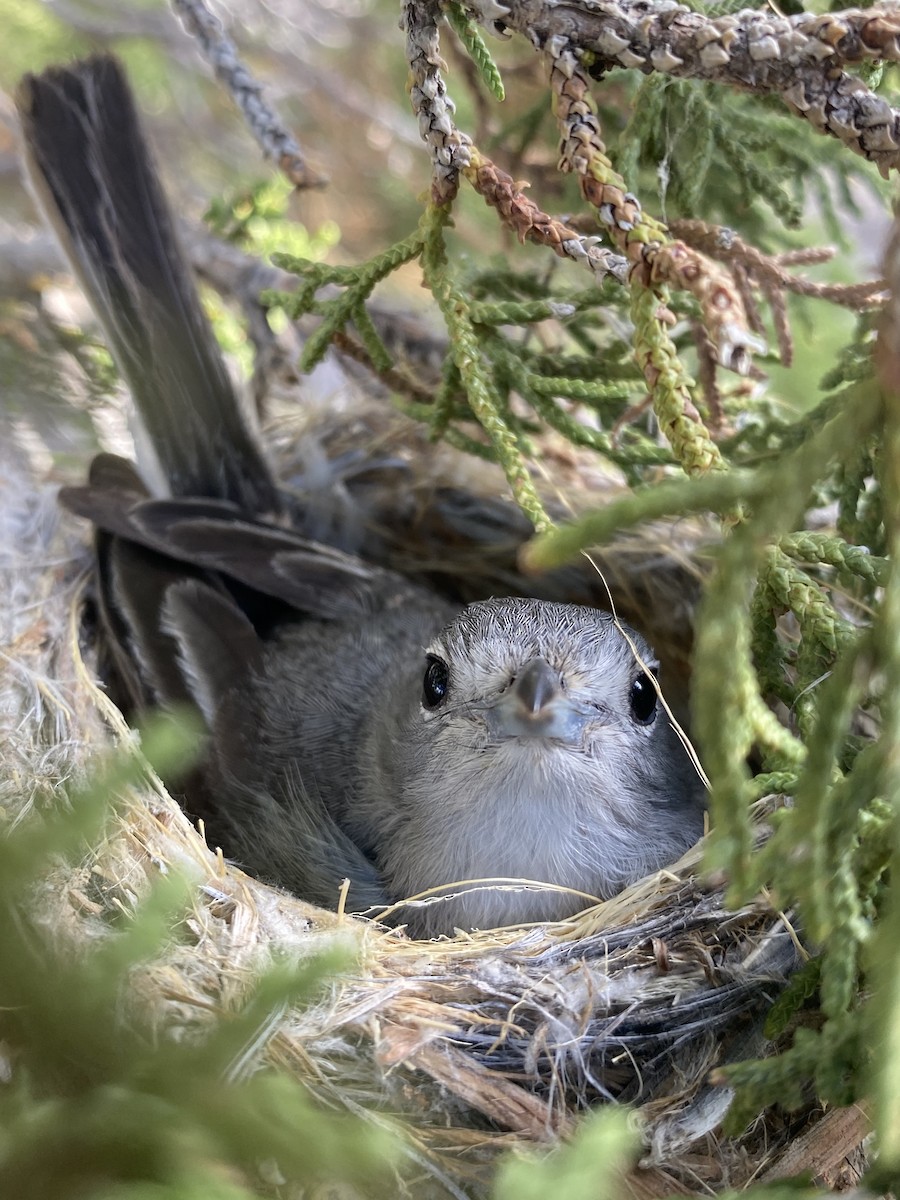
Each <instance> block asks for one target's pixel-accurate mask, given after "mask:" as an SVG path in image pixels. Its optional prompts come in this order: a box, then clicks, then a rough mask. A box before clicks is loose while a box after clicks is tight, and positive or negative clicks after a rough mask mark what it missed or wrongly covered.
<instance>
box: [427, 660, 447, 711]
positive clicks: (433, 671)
mask: <svg viewBox="0 0 900 1200" xmlns="http://www.w3.org/2000/svg"><path fill="white" fill-rule="evenodd" d="M449 683H450V668H449V667H448V666H447V664H446V663H445V662H444V660H443V659H442V658H435V657H433V656H432V655H429V656H428V666H427V667H426V668H425V678H424V680H423V681H422V701H423V703H424V705H425V707H426V708H437V707H438V705H439V704H440V703H441V701H442V700H443V699H444V697H445V696H446V695H447V687H448V686H449Z"/></svg>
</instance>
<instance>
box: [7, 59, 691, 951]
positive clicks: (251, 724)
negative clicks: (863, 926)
mask: <svg viewBox="0 0 900 1200" xmlns="http://www.w3.org/2000/svg"><path fill="white" fill-rule="evenodd" d="M17 104H18V109H19V114H20V121H21V128H22V138H23V146H24V159H25V164H26V169H27V174H28V176H29V178H30V180H31V184H32V187H33V190H34V193H35V195H36V197H37V199H38V202H39V204H40V206H41V207H42V208H43V210H44V212H45V214H46V215H47V218H48V220H49V222H50V224H51V225H52V227H53V228H54V230H55V231H56V233H57V236H58V238H59V240H60V243H61V245H62V247H63V250H64V251H65V253H66V255H67V256H68V258H69V261H70V263H71V265H72V268H73V271H74V273H75V275H76V277H77V278H78V280H79V282H80V284H81V286H82V287H83V289H84V291H85V293H86V295H87V297H88V299H89V301H90V303H91V305H92V307H93V309H94V312H95V314H96V316H97V318H98V321H99V323H100V325H101V327H102V329H103V330H104V332H105V335H106V338H107V340H108V343H109V347H110V349H111V351H112V353H113V355H114V357H115V359H116V361H117V363H118V366H119V368H120V370H121V372H122V374H123V376H124V378H125V379H126V381H127V382H128V384H129V387H130V390H131V393H132V396H133V398H134V401H135V406H136V409H137V412H138V415H139V419H140V421H141V423H142V425H143V427H144V429H145V430H146V434H147V437H148V439H149V442H150V444H151V446H152V449H153V452H154V454H155V457H156V459H157V461H158V464H159V468H160V470H161V473H162V475H163V477H164V479H165V482H166V489H167V494H164V495H160V494H156V493H154V492H153V491H151V489H150V488H149V487H148V485H147V483H146V482H145V480H144V478H143V477H142V475H141V474H140V473H139V472H138V470H137V468H136V466H135V465H134V464H133V463H131V462H130V461H128V460H127V459H124V458H121V457H119V456H115V455H112V454H108V453H104V454H100V455H98V456H97V457H96V458H95V460H94V461H93V463H92V464H91V468H90V472H89V476H88V480H87V482H86V483H85V484H84V485H79V486H70V487H67V488H64V489H62V491H61V494H60V499H61V502H62V503H63V505H64V506H65V507H66V508H68V509H69V510H71V511H72V512H73V513H75V514H77V515H78V516H81V517H83V518H86V519H87V520H89V521H90V522H91V523H92V524H93V526H94V529H95V564H96V588H95V591H96V604H97V609H98V612H99V615H100V619H101V621H100V623H101V626H102V630H103V635H104V644H105V645H106V646H107V647H108V649H107V659H106V662H107V667H108V671H109V676H110V678H111V679H116V680H118V685H119V687H120V689H121V691H122V694H124V695H127V696H130V697H131V698H132V700H133V702H134V703H135V705H139V704H141V703H144V702H146V701H147V700H148V699H149V701H151V702H152V703H154V704H158V705H161V706H163V707H172V706H175V705H178V704H182V703H189V704H191V705H192V706H193V707H194V708H195V709H196V711H197V712H198V713H199V714H200V716H201V718H202V722H203V726H204V731H205V732H204V745H203V752H202V759H201V765H200V767H199V770H198V772H197V781H196V785H195V796H194V801H195V804H196V805H197V806H199V807H202V806H203V805H204V804H205V805H207V806H208V808H209V810H210V812H211V813H212V814H213V818H214V819H213V821H212V823H213V825H214V826H215V835H216V837H217V838H218V839H219V840H220V841H221V844H222V845H223V847H224V848H225V849H226V852H227V853H228V854H229V856H230V857H231V858H233V859H234V860H235V861H236V862H237V863H238V864H239V865H241V866H242V867H244V868H245V869H247V870H249V871H250V872H251V873H254V874H256V875H258V876H259V877H260V878H262V879H264V880H266V881H268V882H272V883H274V884H277V885H278V886H281V887H283V888H286V889H288V890H290V891H292V892H294V893H295V894H297V895H298V896H301V897H303V898H305V899H307V900H310V901H311V902H313V903H315V904H318V905H323V906H326V907H331V908H335V907H336V906H337V905H338V904H339V903H340V902H341V895H342V888H343V896H344V900H343V903H345V904H346V907H347V908H348V909H349V910H350V911H353V912H357V913H368V914H373V915H378V914H382V915H383V919H385V920H388V921H390V922H391V923H393V924H395V925H402V927H403V928H404V929H405V930H406V933H407V935H408V936H410V937H413V938H434V937H441V936H451V935H453V934H454V933H455V932H457V931H459V930H466V931H471V930H474V929H487V928H494V927H498V926H508V925H517V924H522V923H532V922H547V921H555V920H562V919H566V918H568V917H570V916H572V915H573V914H574V913H576V912H577V911H579V910H581V909H583V908H585V907H587V906H588V905H589V904H590V903H591V902H592V901H595V900H600V899H604V898H608V897H610V896H612V895H614V894H616V893H618V892H619V891H620V890H621V889H623V888H624V887H626V886H627V885H628V884H630V883H632V882H634V881H635V880H637V879H639V878H641V877H643V876H645V875H647V874H648V873H650V872H653V871H655V870H658V869H660V868H662V867H664V866H666V865H667V864H669V863H671V862H673V861H674V860H676V859H677V858H678V857H680V856H681V854H682V853H683V852H685V851H686V850H687V849H688V848H689V847H690V846H692V845H693V844H694V843H695V842H696V840H697V839H698V838H699V837H700V836H701V835H702V832H703V823H704V803H703V789H702V786H701V784H700V781H699V777H698V773H697V771H696V770H695V768H694V766H693V764H692V761H691V759H690V756H689V755H688V753H687V751H686V750H685V747H684V745H683V743H682V741H681V740H680V738H679V737H678V735H677V734H676V731H675V729H674V728H673V726H672V723H671V721H670V720H669V717H668V714H667V710H666V708H665V707H664V705H663V704H662V703H661V701H660V691H659V685H658V681H657V678H656V675H657V671H658V664H657V660H656V657H655V655H654V652H653V650H652V649H651V647H650V646H649V644H648V643H647V642H646V640H645V639H644V638H643V637H642V635H641V634H640V633H638V632H637V631H636V630H634V629H631V628H630V627H628V626H627V625H625V624H624V623H623V622H621V621H619V620H617V619H616V617H615V616H613V615H612V614H610V613H607V612H604V611H601V610H599V609H595V608H590V607H586V606H583V605H574V604H563V603H554V602H551V601H547V600H538V599H529V598H522V597H514V596H488V597H485V598H484V599H481V600H475V601H473V602H472V603H469V604H467V605H464V606H463V605H461V604H460V603H458V602H454V601H452V600H450V599H448V598H447V597H446V596H444V595H441V594H439V593H438V592H437V591H435V590H432V589H430V588H428V587H426V586H424V585H423V584H421V583H418V582H414V581H413V580H411V579H409V578H407V577H405V576H404V575H402V574H399V573H396V572H393V571H390V570H387V569H385V568H383V567H381V566H379V565H377V564H375V563H372V562H367V561H365V560H363V559H362V558H360V557H357V556H354V555H353V554H349V553H346V552H344V551H343V550H341V549H339V548H337V547H335V546H329V545H325V544H321V543H318V542H316V541H313V540H311V539H310V538H308V537H306V536H305V535H304V532H303V527H302V519H300V517H299V516H298V511H297V505H296V502H295V501H294V500H292V499H291V498H290V497H289V496H288V495H287V494H286V492H285V490H284V489H283V488H282V487H280V486H279V483H278V481H277V480H276V478H275V476H274V473H273V470H272V468H271V467H270V465H269V462H268V460H267V457H266V454H265V451H264V448H263V446H262V443H261V440H260V438H259V436H258V434H257V433H256V431H255V429H254V428H253V426H252V424H251V422H250V420H249V418H248V416H247V415H246V413H245V410H244V408H243V407H242V404H241V402H240V399H239V397H238V395H237V393H236V391H235V388H234V386H233V385H232V383H231V381H230V378H229V375H228V372H227V369H226V366H225V364H224V362H223V358H222V354H221V352H220V351H219V349H218V346H217V344H216V341H215V338H214V335H213V333H212V330H211V328H210V325H209V323H208V321H207V319H206V317H205V315H204V313H203V310H202V306H201V304H200V301H199V297H198V294H197V290H196V286H195V284H194V281H193V279H192V277H191V274H190V269H189V267H188V265H187V260H186V257H185V255H184V252H183V250H182V248H181V245H180V241H179V236H178V232H177V229H176V226H175V222H174V219H173V216H172V213H171V210H170V208H169V205H168V202H167V200H166V197H165V195H164V192H163V189H162V185H161V183H160V180H159V176H158V173H157V170H156V167H155V165H154V160H153V157H152V153H151V150H150V147H149V144H148V141H147V138H146V137H145V135H144V133H143V130H142V126H141V120H140V118H139V115H138V111H137V106H136V103H135V101H134V97H133V95H132V93H131V91H130V88H129V85H128V82H127V79H126V76H125V73H124V70H123V68H122V67H121V65H120V64H119V62H118V61H117V60H116V59H115V58H114V57H113V56H110V55H106V54H104V55H98V56H94V57H91V58H88V59H85V60H82V61H76V62H74V63H71V64H68V65H65V66H55V67H50V68H48V69H47V70H45V71H44V72H42V73H40V74H32V75H27V76H26V77H25V78H24V80H23V81H22V83H21V85H20V88H19V91H18V94H17ZM190 801H191V797H190V796H188V802H189V806H190ZM345 881H348V882H345Z"/></svg>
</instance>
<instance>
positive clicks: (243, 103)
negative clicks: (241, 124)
mask: <svg viewBox="0 0 900 1200" xmlns="http://www.w3.org/2000/svg"><path fill="white" fill-rule="evenodd" d="M172 8H173V9H174V11H175V13H176V14H177V15H178V16H179V17H180V18H181V21H182V23H183V24H184V27H185V29H186V30H187V32H188V33H189V34H190V35H191V36H192V37H193V38H194V39H195V40H196V42H197V43H198V45H199V47H200V51H201V53H202V54H203V57H204V58H205V59H206V61H207V62H208V63H209V64H210V66H211V67H212V69H213V71H214V72H215V75H216V78H217V79H218V80H219V82H220V83H222V84H224V85H225V87H226V88H228V90H229V91H230V92H231V94H232V96H233V97H234V99H235V103H236V104H237V106H238V108H239V109H240V110H241V112H242V113H243V114H244V118H245V120H246V121H247V124H248V126H249V128H250V132H251V133H252V134H253V136H254V138H255V139H256V141H257V143H258V145H259V146H260V148H261V149H262V152H263V154H265V156H266V157H267V158H271V159H273V160H274V161H275V162H276V163H277V164H278V166H279V168H280V170H281V171H282V173H283V174H284V175H285V177H286V178H287V179H289V180H290V182H291V183H292V184H293V185H294V187H296V188H312V187H322V186H323V185H324V184H325V183H327V180H326V178H325V176H323V175H320V174H319V173H318V172H317V171H314V170H313V169H312V168H311V167H310V166H309V165H308V164H307V162H306V160H305V159H304V157H303V152H302V151H301V149H300V146H299V145H298V143H297V141H296V140H295V138H294V137H293V135H292V134H291V133H290V132H289V131H288V129H287V127H286V126H285V124H284V122H283V121H282V120H281V118H280V117H279V116H278V115H277V113H275V111H274V110H273V109H271V108H270V107H269V105H268V104H267V103H266V102H265V100H263V98H262V85H261V84H259V83H257V82H256V80H255V79H254V78H253V76H252V75H251V74H250V72H249V71H248V70H247V68H246V67H245V66H244V64H243V63H242V62H241V60H240V59H239V58H238V54H237V50H236V48H235V45H234V43H233V42H232V40H231V39H230V38H229V37H228V36H227V35H226V33H225V30H224V29H223V27H222V23H221V21H219V19H218V17H216V16H215V15H214V14H213V13H212V12H210V10H209V9H208V8H207V7H206V4H205V3H204V0H172Z"/></svg>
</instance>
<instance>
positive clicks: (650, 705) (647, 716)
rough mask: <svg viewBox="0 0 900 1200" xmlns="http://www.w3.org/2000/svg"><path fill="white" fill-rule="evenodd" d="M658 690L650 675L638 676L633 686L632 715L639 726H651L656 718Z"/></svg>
mask: <svg viewBox="0 0 900 1200" xmlns="http://www.w3.org/2000/svg"><path fill="white" fill-rule="evenodd" d="M656 701H657V695H656V688H655V687H654V686H653V680H652V679H651V678H650V676H649V675H638V677H637V679H635V681H634V683H633V684H632V685H631V715H632V716H633V717H634V719H635V720H636V721H637V723H638V725H649V724H650V722H651V721H652V720H653V719H654V718H655V716H656Z"/></svg>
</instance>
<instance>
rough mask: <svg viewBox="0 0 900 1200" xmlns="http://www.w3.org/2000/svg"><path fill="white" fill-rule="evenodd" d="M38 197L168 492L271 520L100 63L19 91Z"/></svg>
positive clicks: (139, 137) (129, 126) (115, 79)
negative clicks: (102, 334)
mask: <svg viewBox="0 0 900 1200" xmlns="http://www.w3.org/2000/svg"><path fill="white" fill-rule="evenodd" d="M17 102H18V107H19V113H20V117H21V123H22V131H23V140H24V147H25V159H26V164H27V167H28V170H29V174H30V176H31V180H32V183H33V185H34V189H35V191H36V193H37V196H38V199H39V201H40V203H41V205H42V207H43V208H44V209H45V211H46V213H47V216H48V217H49V219H50V221H51V223H52V224H53V226H54V228H55V230H56V232H57V235H58V237H59V238H60V241H61V242H62V245H63V248H64V250H65V252H66V254H67V256H68V258H69V260H70V261H71V264H72V267H73V269H74V271H75V273H76V275H77V276H78V279H79V282H80V283H81V285H82V287H83V288H84V290H85V292H86V293H87V296H88V298H89V300H90V302H91V305H92V306H93V308H94V311H95V313H96V314H97V316H98V317H99V319H100V321H101V324H102V325H103V327H104V331H105V333H106V336H107V338H108V340H109V344H110V348H111V350H112V352H113V355H114V357H115V358H116V361H117V363H118V365H119V368H120V370H121V371H122V373H123V375H124V376H125V378H126V380H127V382H128V384H129V387H130V389H131V391H132V394H133V396H134V399H135V403H136V405H137V408H138V411H139V413H140V415H141V419H142V421H143V423H144V425H145V427H146V429H147V431H148V433H149V435H150V439H151V441H152V444H153V447H154V449H155V451H156V454H157V457H158V458H159V460H160V464H161V466H162V468H163V471H164V473H165V475H166V477H167V480H168V484H169V488H170V490H171V492H172V494H173V495H176V496H177V495H181V496H208V497H215V498H217V499H222V500H230V501H232V502H234V503H235V504H237V505H239V506H240V507H241V508H242V509H243V510H244V511H249V512H252V513H259V514H263V513H273V512H277V511H278V509H279V507H280V504H279V497H278V491H277V488H276V486H275V483H274V481H273V478H272V475H271V473H270V470H269V468H268V466H267V464H266V461H265V459H264V457H263V454H262V452H261V449H260V447H259V446H258V444H257V442H256V439H255V437H254V436H253V433H252V432H251V429H250V426H249V423H248V421H247V419H246V417H245V414H244V413H243V411H242V409H241V405H240V403H239V401H238V398H237V396H236V394H235V391H234V389H233V387H232V384H231V381H230V379H229V377H228V373H227V371H226V368H225V364H224V362H223V361H222V357H221V354H220V353H219V349H218V346H217V345H216V341H215V338H214V336H213V333H212V329H211V328H210V325H209V322H208V321H207V319H206V316H205V315H204V313H203V310H202V308H201V305H200V300H199V297H198V295H197V290H196V287H195V285H194V282H193V280H192V278H191V275H190V271H189V269H188V266H187V263H186V259H185V256H184V254H183V251H182V250H181V247H180V245H179V241H178V237H177V234H176V231H175V227H174V221H173V218H172V214H171V212H170V210H169V207H168V204H167V202H166V199H165V196H164V195H163V192H162V188H161V186H160V183H159V180H158V177H157V174H156V170H155V167H154V165H153V160H152V157H151V154H150V150H149V147H148V145H147V141H146V139H145V137H144V134H143V131H142V129H141V126H140V121H139V119H138V115H137V111H136V109H135V105H134V101H133V98H132V96H131V92H130V89H129V86H128V83H127V81H126V79H125V76H124V73H123V71H122V68H121V67H120V65H119V64H118V62H117V61H116V60H115V59H114V58H112V57H110V56H108V55H101V56H97V57H94V58H90V59H86V60H85V61H82V62H76V63H73V64H72V65H71V66H63V67H53V68H51V69H49V70H47V71H45V72H43V73H42V74H40V75H27V76H26V77H25V79H24V80H23V82H22V85H21V87H20V90H19V94H18V98H17Z"/></svg>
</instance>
